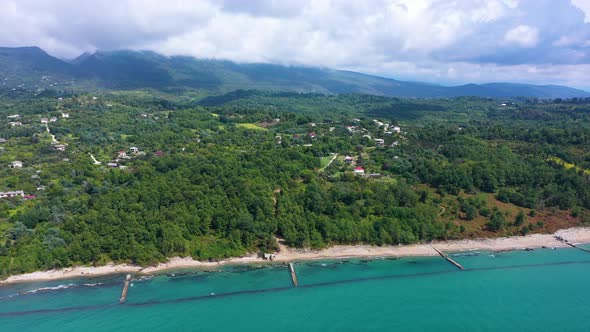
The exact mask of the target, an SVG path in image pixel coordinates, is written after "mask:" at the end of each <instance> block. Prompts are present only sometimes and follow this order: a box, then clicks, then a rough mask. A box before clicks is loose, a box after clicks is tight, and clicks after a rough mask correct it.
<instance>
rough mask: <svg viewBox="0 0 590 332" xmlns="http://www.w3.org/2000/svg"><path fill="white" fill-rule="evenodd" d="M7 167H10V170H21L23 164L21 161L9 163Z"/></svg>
mask: <svg viewBox="0 0 590 332" xmlns="http://www.w3.org/2000/svg"><path fill="white" fill-rule="evenodd" d="M8 167H10V168H23V162H22V161H18V160H15V161H13V162H11V163H10V164H9V165H8Z"/></svg>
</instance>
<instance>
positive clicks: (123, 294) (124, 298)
mask: <svg viewBox="0 0 590 332" xmlns="http://www.w3.org/2000/svg"><path fill="white" fill-rule="evenodd" d="M130 283H131V275H130V274H128V275H127V276H126V277H125V281H124V282H123V291H122V292H121V298H120V299H119V303H121V304H123V303H125V301H127V292H128V291H129V284H130Z"/></svg>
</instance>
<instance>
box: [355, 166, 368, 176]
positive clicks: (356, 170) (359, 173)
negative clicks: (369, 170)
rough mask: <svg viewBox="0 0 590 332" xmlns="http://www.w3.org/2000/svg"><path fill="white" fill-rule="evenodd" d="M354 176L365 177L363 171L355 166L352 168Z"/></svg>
mask: <svg viewBox="0 0 590 332" xmlns="http://www.w3.org/2000/svg"><path fill="white" fill-rule="evenodd" d="M354 174H356V175H365V169H364V168H362V167H360V166H357V167H355V168H354Z"/></svg>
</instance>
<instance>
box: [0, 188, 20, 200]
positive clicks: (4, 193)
mask: <svg viewBox="0 0 590 332" xmlns="http://www.w3.org/2000/svg"><path fill="white" fill-rule="evenodd" d="M17 196H20V197H25V192H24V191H22V190H16V191H2V192H0V198H12V197H17Z"/></svg>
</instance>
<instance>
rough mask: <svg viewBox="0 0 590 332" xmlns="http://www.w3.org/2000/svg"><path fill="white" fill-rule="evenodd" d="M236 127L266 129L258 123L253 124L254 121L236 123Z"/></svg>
mask: <svg viewBox="0 0 590 332" xmlns="http://www.w3.org/2000/svg"><path fill="white" fill-rule="evenodd" d="M236 127H240V128H246V129H252V130H268V129H266V128H264V127H260V126H259V125H257V124H255V123H237V124H236Z"/></svg>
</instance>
